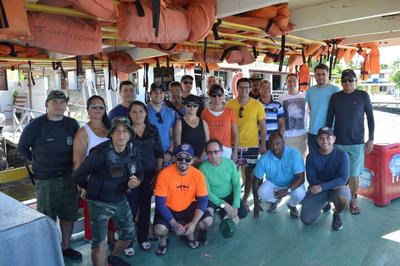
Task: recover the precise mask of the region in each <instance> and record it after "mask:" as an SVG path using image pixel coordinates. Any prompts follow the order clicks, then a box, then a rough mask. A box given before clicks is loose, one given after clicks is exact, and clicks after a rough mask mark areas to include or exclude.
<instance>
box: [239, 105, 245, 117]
mask: <svg viewBox="0 0 400 266" xmlns="http://www.w3.org/2000/svg"><path fill="white" fill-rule="evenodd" d="M243 112H244V107H243V106H240V108H239V118H243Z"/></svg>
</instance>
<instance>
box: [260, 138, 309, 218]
mask: <svg viewBox="0 0 400 266" xmlns="http://www.w3.org/2000/svg"><path fill="white" fill-rule="evenodd" d="M269 145H270V150H269V151H268V152H266V153H264V154H263V155H262V156H261V158H260V159H259V160H258V162H257V165H256V168H255V170H254V176H255V178H253V197H254V218H258V216H259V212H260V211H263V209H262V207H261V205H260V201H261V200H262V201H268V202H270V203H271V205H270V207H269V209H268V212H275V211H276V208H277V206H278V204H279V202H280V201H281V200H282V198H283V197H285V196H287V195H289V194H290V200H289V202H288V208H289V210H290V216H291V217H292V218H299V211H298V210H297V208H296V205H297V204H298V203H300V201H301V200H302V199H303V198H304V196H305V194H306V190H305V188H304V162H303V157H302V156H301V154H300V152H299V151H298V150H297V149H295V148H292V147H289V146H285V142H284V140H283V136H282V135H281V134H280V133H274V134H272V135H271V136H270V138H269ZM264 177H265V178H266V181H265V182H263V180H264Z"/></svg>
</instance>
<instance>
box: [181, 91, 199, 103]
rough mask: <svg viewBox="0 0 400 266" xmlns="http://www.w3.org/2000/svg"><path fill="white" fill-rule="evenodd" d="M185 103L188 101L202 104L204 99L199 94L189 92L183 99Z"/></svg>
mask: <svg viewBox="0 0 400 266" xmlns="http://www.w3.org/2000/svg"><path fill="white" fill-rule="evenodd" d="M183 103H184V104H188V103H197V104H199V105H200V104H202V99H201V98H200V97H199V96H196V95H193V94H189V95H188V96H187V97H186V98H184V99H183Z"/></svg>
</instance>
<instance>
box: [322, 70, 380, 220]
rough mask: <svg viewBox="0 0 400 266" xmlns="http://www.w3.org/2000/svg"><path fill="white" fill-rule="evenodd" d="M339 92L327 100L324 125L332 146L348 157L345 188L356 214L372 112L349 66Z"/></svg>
mask: <svg viewBox="0 0 400 266" xmlns="http://www.w3.org/2000/svg"><path fill="white" fill-rule="evenodd" d="M341 83H342V87H343V91H341V92H338V93H336V94H334V95H333V96H332V98H331V100H330V102H329V108H328V117H327V120H326V126H327V127H330V128H331V127H332V126H334V133H335V136H336V147H337V148H339V149H340V150H342V151H344V152H346V153H347V154H348V155H349V158H350V179H349V188H350V191H351V196H352V199H351V202H350V212H351V214H355V215H357V214H360V207H359V206H358V203H357V190H358V186H359V176H360V174H361V172H362V171H363V168H364V154H368V153H370V152H371V151H372V149H373V143H374V129H375V122H374V114H373V110H372V104H371V100H370V98H369V95H368V93H366V92H365V91H361V90H357V89H356V83H357V76H356V73H354V71H353V70H351V69H346V70H344V71H343V72H342V77H341ZM364 114H366V116H367V121H368V141H367V142H366V143H364V132H365V129H364Z"/></svg>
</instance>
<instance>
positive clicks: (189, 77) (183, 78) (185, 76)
mask: <svg viewBox="0 0 400 266" xmlns="http://www.w3.org/2000/svg"><path fill="white" fill-rule="evenodd" d="M185 79H190V80H191V81H193V77H192V76H191V75H183V76H182V78H181V82H182V81H184V80H185Z"/></svg>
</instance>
